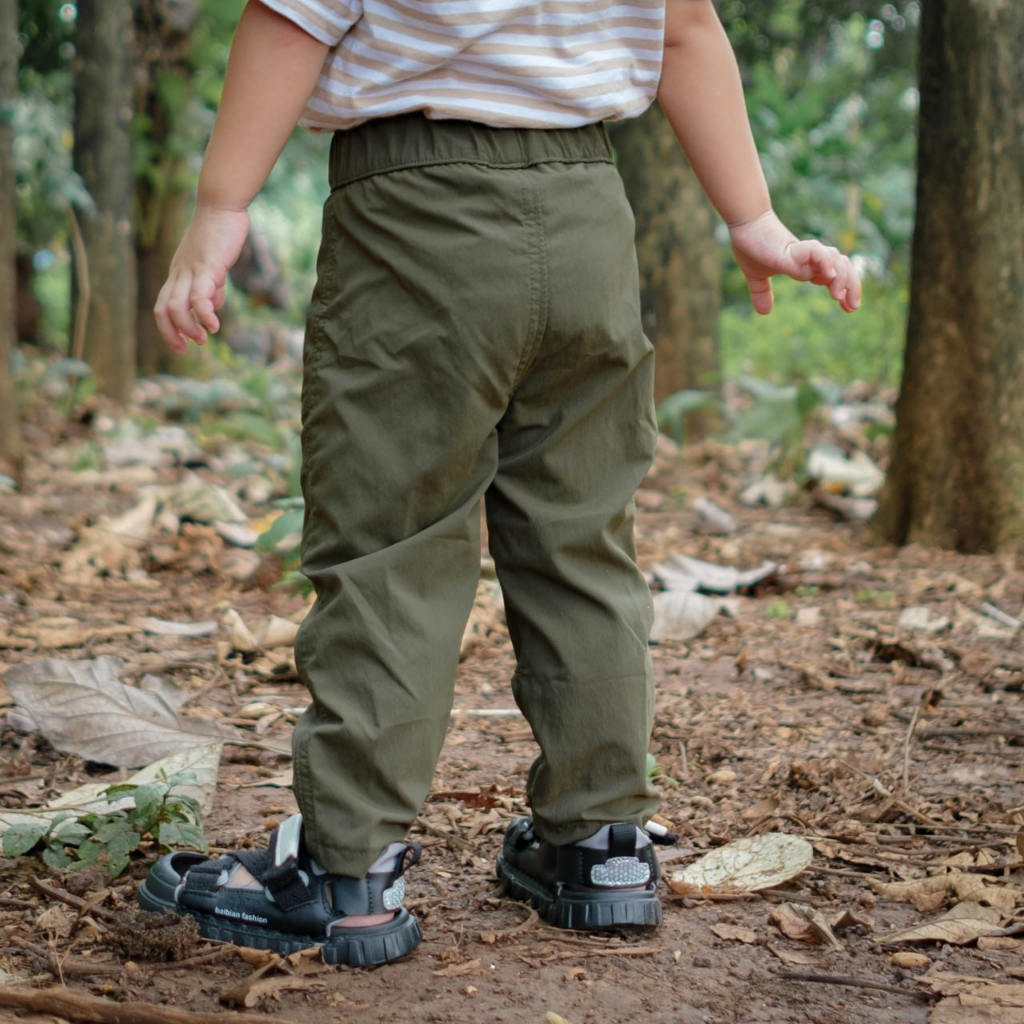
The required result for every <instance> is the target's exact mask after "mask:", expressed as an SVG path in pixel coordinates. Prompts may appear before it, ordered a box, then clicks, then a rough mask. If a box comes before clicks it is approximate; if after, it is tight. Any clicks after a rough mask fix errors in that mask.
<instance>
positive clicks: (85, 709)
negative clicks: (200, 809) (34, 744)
mask: <svg viewBox="0 0 1024 1024" xmlns="http://www.w3.org/2000/svg"><path fill="white" fill-rule="evenodd" d="M123 668H124V662H122V661H121V659H120V658H109V657H104V658H97V659H95V660H94V661H62V660H60V659H57V658H44V659H42V660H41V661H32V662H28V663H27V664H24V665H19V666H17V667H16V668H13V669H11V670H10V671H9V672H8V673H7V674H6V675H5V676H4V682H5V683H6V685H7V689H8V690H9V691H10V694H11V696H12V697H13V698H14V702H15V704H16V705H17V707H18V708H19V709H20V711H21V712H23V713H24V714H25V715H26V716H28V718H30V719H31V721H32V723H33V724H34V726H35V728H36V729H38V730H39V731H40V732H41V733H42V734H43V735H44V736H45V737H46V738H47V740H49V741H50V743H52V744H53V746H54V747H56V748H57V749H58V750H59V751H61V753H64V754H77V755H78V756H79V757H83V758H85V759H86V760H88V761H96V762H98V763H99V764H110V765H114V766H116V767H119V768H140V767H142V766H143V765H147V764H150V763H152V761H154V760H155V759H158V758H161V757H167V756H169V755H171V754H173V753H175V752H176V751H179V750H183V749H185V748H187V747H197V746H205V745H208V744H209V743H210V742H211V741H212V740H214V739H218V738H220V739H223V738H224V733H223V732H222V730H221V729H220V728H219V727H218V726H217V725H216V724H215V723H213V722H207V721H202V720H201V719H196V718H181V717H180V716H179V715H178V713H177V711H175V710H174V708H172V707H171V706H170V705H169V704H168V703H167V701H166V700H165V699H164V698H163V697H162V696H160V695H159V694H156V693H146V692H144V691H142V690H138V689H135V688H134V687H130V686H125V685H124V683H122V682H120V678H119V677H120V675H121V672H122V670H123Z"/></svg>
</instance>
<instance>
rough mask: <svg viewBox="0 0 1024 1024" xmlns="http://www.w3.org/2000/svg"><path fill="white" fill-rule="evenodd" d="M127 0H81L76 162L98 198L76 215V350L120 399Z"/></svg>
mask: <svg viewBox="0 0 1024 1024" xmlns="http://www.w3.org/2000/svg"><path fill="white" fill-rule="evenodd" d="M132 36H133V32H132V4H131V0H79V4H78V27H77V29H76V38H75V47H76V57H75V83H74V85H75V148H74V162H75V169H76V170H77V171H78V173H79V174H80V175H81V176H82V180H83V182H84V183H85V186H86V188H87V189H88V190H89V194H90V195H91V196H92V198H93V200H94V201H95V203H96V211H95V214H93V215H92V216H86V217H83V218H82V225H81V227H82V237H83V239H84V241H85V249H86V255H87V258H88V273H89V284H90V293H91V297H90V301H89V305H88V308H87V309H78V310H77V315H79V316H87V317H88V320H87V322H86V327H85V334H84V337H85V345H84V351H83V352H82V353H76V355H77V354H81V355H84V357H85V359H86V360H87V361H88V362H89V363H90V365H91V366H92V368H93V372H94V373H95V374H96V378H97V381H98V383H99V388H100V390H101V392H103V393H104V394H106V395H109V396H110V397H111V398H113V399H115V400H116V401H119V402H126V401H127V400H128V398H129V396H130V394H131V389H132V384H133V383H134V380H135V332H136V298H135V296H136V266H135V250H134V244H133V234H134V229H133V218H132V198H133V182H132V166H131V145H130V143H131V139H130V134H129V129H130V125H131V118H132V99H133V96H132V92H133V89H132Z"/></svg>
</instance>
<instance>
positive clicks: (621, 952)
mask: <svg viewBox="0 0 1024 1024" xmlns="http://www.w3.org/2000/svg"><path fill="white" fill-rule="evenodd" d="M664 952H665V947H664V946H613V947H612V948H610V949H581V950H580V951H579V952H578V953H568V952H566V953H559V954H558V955H557V956H556V957H554V959H556V960H575V959H576V958H577V957H581V956H656V955H657V954H658V953H664Z"/></svg>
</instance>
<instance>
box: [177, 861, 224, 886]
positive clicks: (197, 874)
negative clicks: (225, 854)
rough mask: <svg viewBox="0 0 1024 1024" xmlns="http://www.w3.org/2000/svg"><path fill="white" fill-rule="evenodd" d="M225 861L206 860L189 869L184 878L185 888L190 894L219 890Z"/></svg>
mask: <svg viewBox="0 0 1024 1024" xmlns="http://www.w3.org/2000/svg"><path fill="white" fill-rule="evenodd" d="M224 860H225V859H224V858H222V859H221V860H208V861H204V862H203V863H201V864H196V865H195V867H192V868H189V871H188V874H187V875H186V876H185V882H184V885H185V888H186V889H187V890H189V891H190V892H213V891H214V890H215V889H218V888H220V885H221V882H222V880H223V879H222V875H223V871H224V867H225V864H224V863H223V861H224Z"/></svg>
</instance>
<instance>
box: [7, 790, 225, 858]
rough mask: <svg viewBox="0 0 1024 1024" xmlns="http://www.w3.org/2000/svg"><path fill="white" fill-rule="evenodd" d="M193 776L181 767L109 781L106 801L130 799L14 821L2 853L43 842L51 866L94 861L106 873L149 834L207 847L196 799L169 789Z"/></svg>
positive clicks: (169, 844)
mask: <svg viewBox="0 0 1024 1024" xmlns="http://www.w3.org/2000/svg"><path fill="white" fill-rule="evenodd" d="M195 781H196V777H195V775H194V774H193V773H192V772H179V773H178V774H177V775H172V776H171V777H170V778H169V779H162V780H161V781H159V782H147V783H144V784H142V785H133V784H130V783H124V784H119V785H115V786H110V787H108V788H107V789H106V790H104V796H105V797H106V799H107V801H108V802H109V803H112V804H113V803H119V802H121V801H122V800H124V799H125V798H126V797H127V798H130V799H131V801H132V803H131V805H130V806H127V807H124V808H114V809H112V810H111V811H109V812H107V813H99V812H90V813H87V814H75V813H74V812H73V811H63V812H61V813H60V814H57V815H55V816H54V817H53V818H51V819H48V820H46V821H40V822H39V823H37V824H23V825H12V826H11V827H10V828H9V829H8V830H7V831H6V832H5V833H4V836H3V842H2V844H0V846H2V848H3V852H4V854H5V855H6V856H8V857H20V856H22V855H23V854H26V853H31V852H32V851H33V850H34V849H36V848H37V847H38V846H40V845H41V846H42V847H43V850H42V858H43V862H44V863H45V864H48V865H49V866H50V867H53V868H70V869H71V870H73V871H74V870H80V869H81V868H84V867H87V866H88V865H90V864H93V865H95V866H96V867H98V868H100V869H101V870H102V871H103V872H104V873H105V874H107V875H108V876H109V877H110V878H116V877H117V876H118V875H119V874H121V872H122V871H124V869H125V868H126V867H127V866H128V862H129V859H130V857H131V854H132V853H133V852H134V851H135V850H137V849H138V848H139V845H140V844H141V843H142V841H143V840H144V839H147V838H148V839H150V840H151V841H153V842H155V843H156V844H157V846H158V847H159V848H160V849H161V850H162V851H164V852H166V851H168V850H170V849H173V848H175V847H187V848H189V849H194V850H203V851H205V850H206V849H207V846H206V840H205V839H204V838H203V831H202V824H201V811H200V807H199V803H198V801H197V800H195V799H194V798H193V797H191V796H188V795H187V794H185V793H174V792H173V790H174V789H175V787H178V786H183V785H187V784H188V783H194V782H195Z"/></svg>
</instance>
